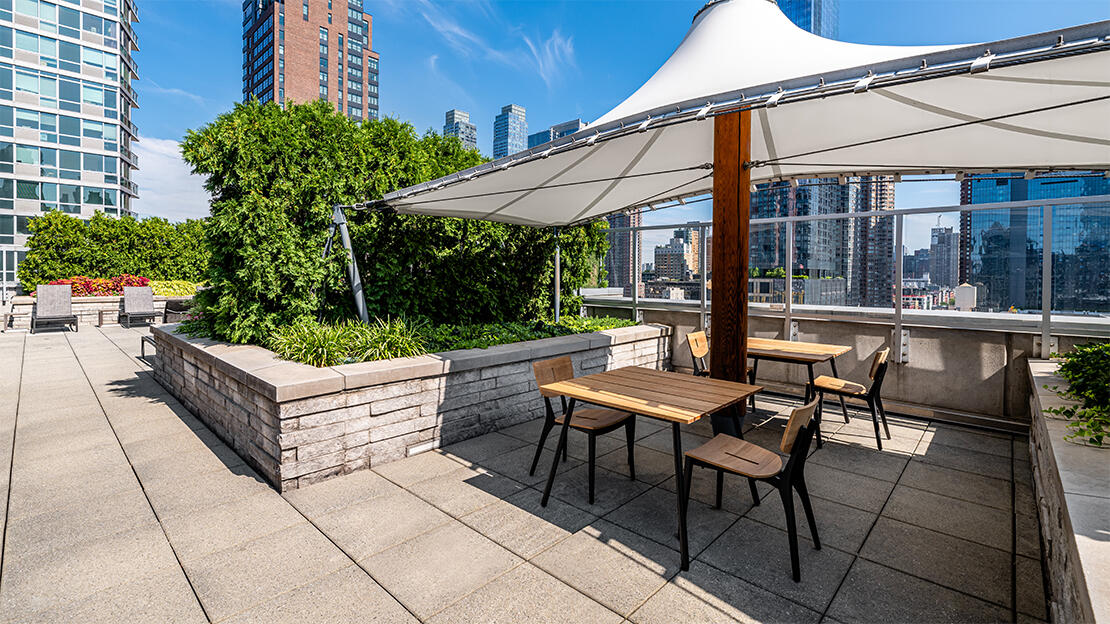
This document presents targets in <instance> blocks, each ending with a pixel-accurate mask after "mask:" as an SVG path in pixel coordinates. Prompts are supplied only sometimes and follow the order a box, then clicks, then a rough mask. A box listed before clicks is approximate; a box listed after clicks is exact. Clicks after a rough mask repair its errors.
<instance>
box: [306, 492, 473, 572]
mask: <svg viewBox="0 0 1110 624" xmlns="http://www.w3.org/2000/svg"><path fill="white" fill-rule="evenodd" d="M450 520H451V517H450V516H448V515H447V514H445V513H443V512H442V511H440V510H438V509H436V508H435V507H434V506H432V505H431V504H429V503H427V502H425V501H422V500H420V499H419V498H417V497H416V496H415V495H413V494H411V493H410V492H406V491H405V490H397V491H396V492H390V493H388V494H383V495H381V496H376V497H374V498H369V499H365V500H362V501H360V502H358V503H355V504H353V505H348V506H346V507H341V508H339V509H337V510H335V511H333V512H331V513H327V514H323V515H320V516H316V517H314V518H313V519H312V521H313V523H314V524H315V525H316V526H317V527H319V528H320V530H321V531H323V532H324V533H325V534H326V535H327V536H328V537H330V538H331V539H332V540H334V541H335V543H336V544H339V546H340V547H341V548H342V549H343V550H344V551H345V552H347V554H349V555H350V556H351V557H352V558H353V559H354V560H355V561H359V562H361V561H362V560H363V559H365V558H366V557H369V556H370V555H373V554H376V553H378V552H381V551H383V550H385V549H387V548H390V547H392V546H395V545H397V544H400V543H401V542H404V541H405V540H408V539H411V538H413V537H416V536H417V535H420V534H421V533H426V532H428V531H430V530H432V529H434V528H436V527H438V526H441V525H443V524H446V523H448V522H449V521H450Z"/></svg>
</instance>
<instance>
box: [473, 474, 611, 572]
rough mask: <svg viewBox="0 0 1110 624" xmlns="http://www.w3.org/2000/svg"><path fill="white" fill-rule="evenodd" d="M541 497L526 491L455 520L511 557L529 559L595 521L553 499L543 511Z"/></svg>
mask: <svg viewBox="0 0 1110 624" xmlns="http://www.w3.org/2000/svg"><path fill="white" fill-rule="evenodd" d="M541 497H542V493H541V492H540V491H539V490H536V489H533V488H528V489H526V490H523V491H521V492H518V493H516V494H513V495H511V496H508V497H506V498H505V499H504V500H500V501H497V502H495V503H493V504H492V505H488V506H486V507H482V508H481V509H478V510H477V511H474V512H471V513H469V514H467V515H465V516H462V517H461V518H460V519H459V520H461V521H462V522H463V524H465V525H467V526H469V527H470V528H472V529H474V530H475V531H478V532H479V533H481V534H482V535H484V536H486V537H488V538H489V539H491V540H493V541H494V542H497V543H498V544H500V545H501V546H503V547H505V548H506V549H508V550H509V551H511V552H512V553H514V554H516V555H518V556H520V557H523V558H525V559H531V558H532V557H533V556H535V555H537V554H539V553H540V552H542V551H543V550H544V549H546V548H548V547H549V546H551V545H552V544H554V543H556V542H559V541H561V540H563V539H566V538H567V537H569V536H570V535H572V534H574V533H575V532H577V531H578V530H580V529H582V528H583V527H585V526H586V525H588V524H590V523H591V522H593V521H595V520H596V519H597V516H595V515H593V514H591V513H588V512H586V511H583V510H581V509H579V508H577V507H575V506H574V505H571V504H569V503H566V502H563V501H561V500H559V499H557V498H554V497H553V498H551V499H550V500H549V501H548V503H547V507H541V506H540V498H541Z"/></svg>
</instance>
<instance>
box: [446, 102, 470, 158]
mask: <svg viewBox="0 0 1110 624" xmlns="http://www.w3.org/2000/svg"><path fill="white" fill-rule="evenodd" d="M444 117H445V119H444V122H443V136H445V137H448V136H453V137H458V138H459V140H460V141H462V144H463V147H465V148H467V149H478V126H475V125H474V124H472V123H470V113H467V112H464V111H461V110H458V109H455V108H452V109H451V110H449V111H447V114H446V115H445V116H444Z"/></svg>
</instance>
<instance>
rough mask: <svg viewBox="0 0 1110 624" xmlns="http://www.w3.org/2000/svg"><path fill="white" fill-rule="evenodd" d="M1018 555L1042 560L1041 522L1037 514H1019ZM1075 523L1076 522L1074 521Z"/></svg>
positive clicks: (1015, 517)
mask: <svg viewBox="0 0 1110 624" xmlns="http://www.w3.org/2000/svg"><path fill="white" fill-rule="evenodd" d="M1014 520H1015V522H1016V524H1017V553H1018V554H1019V555H1024V556H1026V557H1032V558H1034V559H1038V560H1039V559H1040V558H1041V521H1040V520H1039V519H1038V518H1037V516H1036V514H1027V513H1017V514H1015V515H1014ZM1073 522H1074V521H1073Z"/></svg>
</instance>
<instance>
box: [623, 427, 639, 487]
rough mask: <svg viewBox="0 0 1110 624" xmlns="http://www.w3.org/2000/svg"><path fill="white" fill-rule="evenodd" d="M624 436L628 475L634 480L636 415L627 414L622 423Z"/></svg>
mask: <svg viewBox="0 0 1110 624" xmlns="http://www.w3.org/2000/svg"><path fill="white" fill-rule="evenodd" d="M624 436H625V437H626V438H628V477H629V478H630V479H632V480H633V481H635V480H636V417H635V416H629V417H628V422H626V423H625V425H624Z"/></svg>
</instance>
